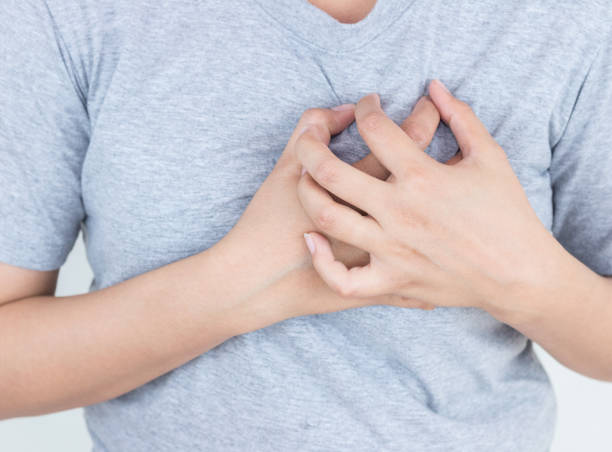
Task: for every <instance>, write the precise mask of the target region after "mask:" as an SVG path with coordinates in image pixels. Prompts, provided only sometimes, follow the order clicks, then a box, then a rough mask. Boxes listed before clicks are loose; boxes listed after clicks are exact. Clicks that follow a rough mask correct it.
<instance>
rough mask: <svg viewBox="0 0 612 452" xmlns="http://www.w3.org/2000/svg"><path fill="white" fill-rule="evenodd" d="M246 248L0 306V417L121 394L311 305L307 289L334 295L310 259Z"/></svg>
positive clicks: (224, 250) (304, 311) (221, 249)
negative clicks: (268, 255)
mask: <svg viewBox="0 0 612 452" xmlns="http://www.w3.org/2000/svg"><path fill="white" fill-rule="evenodd" d="M296 240H299V239H296ZM248 254H249V253H246V250H245V252H242V253H240V252H237V251H236V250H228V249H227V247H226V246H224V245H219V246H216V247H213V248H211V249H210V250H208V251H206V252H204V253H201V254H198V255H195V256H192V257H189V258H187V259H184V260H181V261H177V262H175V263H172V264H170V265H167V266H164V267H162V268H159V269H156V270H153V271H151V272H148V273H145V274H142V275H140V276H137V277H135V278H133V279H130V280H127V281H125V282H123V283H120V284H118V285H115V286H112V287H109V288H106V289H103V290H99V291H96V292H92V293H89V294H85V295H78V296H72V297H58V298H54V297H32V298H27V299H22V300H19V301H14V302H11V303H8V304H6V305H3V306H1V307H0V331H1V332H2V334H0V356H2V364H1V366H0V393H2V394H3V396H2V398H1V400H0V418H7V417H15V416H24V415H35V414H42V413H47V412H51V411H58V410H61V409H67V408H72V407H76V406H83V405H89V404H93V403H97V402H100V401H103V400H107V399H109V398H112V397H116V396H119V395H121V394H123V393H125V392H127V391H129V390H132V389H134V388H136V387H138V386H140V385H142V384H144V383H146V382H148V381H150V380H152V379H153V378H155V377H157V376H159V375H162V374H163V373H165V372H167V371H169V370H171V369H173V368H176V367H178V366H180V365H182V364H184V363H185V362H187V361H189V360H190V359H193V358H195V357H196V356H198V355H200V354H202V353H204V352H206V351H208V350H210V349H211V348H213V347H214V346H216V345H218V344H220V343H222V342H224V341H225V340H227V339H229V338H230V337H232V336H235V335H238V334H242V333H246V332H248V331H253V330H256V329H259V328H263V327H265V326H268V325H270V324H273V323H276V322H279V321H281V320H284V319H286V318H289V317H293V316H296V315H302V314H307V313H310V312H311V308H313V304H312V303H310V307H308V303H306V301H308V300H307V299H306V297H308V296H309V295H308V293H311V294H315V293H318V294H319V295H321V293H323V292H327V293H328V294H329V295H330V296H334V297H335V296H336V295H333V294H332V293H331V292H330V291H329V290H328V289H326V287H325V286H324V285H323V284H322V283H321V282H320V280H319V279H318V277H317V276H316V274H315V273H314V271H312V269H311V268H310V269H309V266H307V265H306V264H305V263H304V262H306V261H303V262H300V261H299V260H293V261H292V263H290V262H289V259H290V258H288V257H287V258H285V257H282V258H281V257H279V256H278V255H277V256H276V259H275V261H274V262H269V261H262V257H261V256H257V257H255V256H250V257H249V256H248ZM321 303H323V301H322V302H321ZM314 308H316V306H314Z"/></svg>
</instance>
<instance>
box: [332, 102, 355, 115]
mask: <svg viewBox="0 0 612 452" xmlns="http://www.w3.org/2000/svg"><path fill="white" fill-rule="evenodd" d="M331 109H332V110H333V111H335V112H338V113H342V112H354V111H355V104H350V103H349V104H342V105H336V106H335V107H331Z"/></svg>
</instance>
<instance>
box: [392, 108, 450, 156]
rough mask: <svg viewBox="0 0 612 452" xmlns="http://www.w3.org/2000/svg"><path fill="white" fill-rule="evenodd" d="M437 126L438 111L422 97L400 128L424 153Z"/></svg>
mask: <svg viewBox="0 0 612 452" xmlns="http://www.w3.org/2000/svg"><path fill="white" fill-rule="evenodd" d="M439 124H440V113H439V112H438V109H437V108H436V106H435V105H434V103H433V102H432V101H431V99H430V98H429V97H428V96H423V97H421V98H420V99H419V101H418V102H417V103H416V105H415V106H414V108H413V109H412V112H411V113H410V115H408V117H407V118H406V119H404V121H403V122H402V124H401V125H400V127H401V129H402V130H403V131H404V133H406V134H407V135H408V136H409V137H410V138H411V139H412V141H414V142H415V143H416V145H417V146H418V147H419V148H420V149H421V150H423V151H424V150H425V149H427V146H429V145H430V143H431V140H433V137H434V135H435V133H436V130H438V125H439Z"/></svg>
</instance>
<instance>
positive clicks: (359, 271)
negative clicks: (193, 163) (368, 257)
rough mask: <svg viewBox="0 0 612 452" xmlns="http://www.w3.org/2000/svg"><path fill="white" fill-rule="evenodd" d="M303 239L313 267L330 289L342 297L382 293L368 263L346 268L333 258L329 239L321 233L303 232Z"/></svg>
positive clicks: (380, 284) (377, 279)
mask: <svg viewBox="0 0 612 452" xmlns="http://www.w3.org/2000/svg"><path fill="white" fill-rule="evenodd" d="M304 239H305V241H306V246H307V247H308V249H309V251H310V254H311V255H312V265H313V267H314V269H315V270H316V271H317V273H318V274H319V276H320V277H321V279H322V280H323V281H325V283H326V284H327V285H328V286H329V287H330V288H331V289H332V290H334V291H335V292H337V293H339V294H340V295H342V296H344V297H372V296H376V295H381V294H382V293H384V289H383V285H382V282H381V279H380V277H379V275H378V273H377V272H376V271H375V270H374V268H372V266H371V265H370V264H368V265H365V266H363V267H353V268H351V269H348V268H347V267H346V265H344V264H343V263H342V262H340V261H338V260H336V259H335V257H334V253H333V252H332V249H331V246H330V244H329V241H328V240H327V239H326V238H325V237H323V236H322V235H321V234H318V233H316V232H311V233H308V234H304Z"/></svg>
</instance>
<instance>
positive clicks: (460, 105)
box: [456, 100, 472, 116]
mask: <svg viewBox="0 0 612 452" xmlns="http://www.w3.org/2000/svg"><path fill="white" fill-rule="evenodd" d="M456 111H457V114H458V115H460V116H466V115H471V114H472V108H471V107H470V106H469V105H468V104H466V103H465V102H463V101H462V100H457V106H456Z"/></svg>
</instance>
